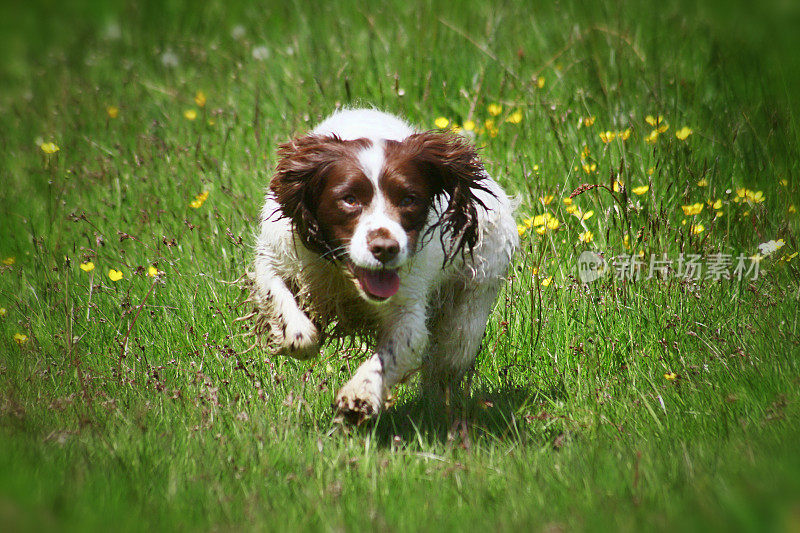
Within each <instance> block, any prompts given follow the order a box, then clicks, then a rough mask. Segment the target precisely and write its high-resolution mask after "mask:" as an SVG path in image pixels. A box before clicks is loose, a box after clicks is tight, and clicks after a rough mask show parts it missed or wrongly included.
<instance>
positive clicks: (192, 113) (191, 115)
mask: <svg viewBox="0 0 800 533" xmlns="http://www.w3.org/2000/svg"><path fill="white" fill-rule="evenodd" d="M183 116H184V117H186V120H194V119H196V118H197V111H196V110H194V109H187V110H186V111H184V112H183Z"/></svg>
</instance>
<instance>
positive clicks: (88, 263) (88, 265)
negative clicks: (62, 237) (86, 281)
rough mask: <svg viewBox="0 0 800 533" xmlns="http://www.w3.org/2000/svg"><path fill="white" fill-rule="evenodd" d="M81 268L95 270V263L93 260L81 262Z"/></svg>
mask: <svg viewBox="0 0 800 533" xmlns="http://www.w3.org/2000/svg"><path fill="white" fill-rule="evenodd" d="M80 268H81V270H83V271H84V272H91V271H92V270H94V263H92V262H91V261H86V262H85V263H81V264H80Z"/></svg>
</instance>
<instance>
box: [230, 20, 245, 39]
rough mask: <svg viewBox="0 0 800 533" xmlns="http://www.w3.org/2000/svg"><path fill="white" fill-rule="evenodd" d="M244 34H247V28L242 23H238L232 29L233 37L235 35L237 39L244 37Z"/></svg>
mask: <svg viewBox="0 0 800 533" xmlns="http://www.w3.org/2000/svg"><path fill="white" fill-rule="evenodd" d="M244 34H245V29H244V26H242V25H241V24H237V25H236V26H234V27H233V29H232V30H231V37H233V38H234V39H236V40H237V41H238V40H239V39H241V38H242V37H244Z"/></svg>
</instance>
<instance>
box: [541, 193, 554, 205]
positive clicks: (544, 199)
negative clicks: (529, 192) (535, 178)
mask: <svg viewBox="0 0 800 533" xmlns="http://www.w3.org/2000/svg"><path fill="white" fill-rule="evenodd" d="M539 201H540V202H542V205H550V202H552V201H553V195H552V194H547V195H545V196H540V197H539Z"/></svg>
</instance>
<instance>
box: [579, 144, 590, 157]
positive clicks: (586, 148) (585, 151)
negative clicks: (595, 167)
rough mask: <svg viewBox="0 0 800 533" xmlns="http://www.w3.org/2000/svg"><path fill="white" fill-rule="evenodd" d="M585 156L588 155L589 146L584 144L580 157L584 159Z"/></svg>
mask: <svg viewBox="0 0 800 533" xmlns="http://www.w3.org/2000/svg"><path fill="white" fill-rule="evenodd" d="M587 157H589V147H588V146H584V147H583V150H581V159H586V158H587Z"/></svg>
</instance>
